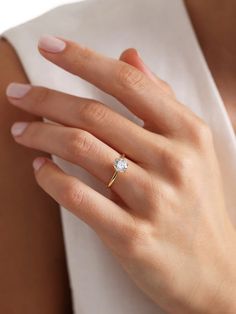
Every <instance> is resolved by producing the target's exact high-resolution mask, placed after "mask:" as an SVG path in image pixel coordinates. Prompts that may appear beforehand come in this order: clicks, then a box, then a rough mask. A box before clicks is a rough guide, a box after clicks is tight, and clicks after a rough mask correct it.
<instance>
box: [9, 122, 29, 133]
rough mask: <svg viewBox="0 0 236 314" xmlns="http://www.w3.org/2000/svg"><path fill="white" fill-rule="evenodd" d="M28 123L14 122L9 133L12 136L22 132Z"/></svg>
mask: <svg viewBox="0 0 236 314" xmlns="http://www.w3.org/2000/svg"><path fill="white" fill-rule="evenodd" d="M28 125H29V123H28V122H16V123H14V124H13V125H12V127H11V134H12V135H13V136H19V135H21V134H22V133H23V132H24V130H25V129H26V128H27V126H28Z"/></svg>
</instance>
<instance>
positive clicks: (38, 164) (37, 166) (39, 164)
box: [33, 157, 46, 171]
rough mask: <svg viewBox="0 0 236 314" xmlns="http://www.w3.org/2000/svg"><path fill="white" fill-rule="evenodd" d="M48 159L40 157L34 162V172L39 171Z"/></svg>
mask: <svg viewBox="0 0 236 314" xmlns="http://www.w3.org/2000/svg"><path fill="white" fill-rule="evenodd" d="M45 161H46V159H45V158H43V157H38V158H36V159H35V160H34V161H33V168H34V170H36V171H38V170H39V169H40V168H41V167H42V165H43V164H44V163H45Z"/></svg>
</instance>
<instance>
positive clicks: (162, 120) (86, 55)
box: [39, 35, 192, 133]
mask: <svg viewBox="0 0 236 314" xmlns="http://www.w3.org/2000/svg"><path fill="white" fill-rule="evenodd" d="M39 50H40V53H41V54H42V55H43V56H44V57H45V58H47V59H48V60H50V61H51V62H53V63H55V64H57V65H58V66H60V67H61V68H63V69H65V70H67V71H68V72H70V73H73V74H75V75H78V76H79V77H81V78H82V79H84V80H86V81H88V82H90V83H91V84H93V85H95V86H96V87H98V88H99V89H101V90H103V91H104V92H106V93H108V94H110V95H112V96H114V97H115V98H116V99H117V100H119V101H120V102H121V103H122V104H124V105H125V106H126V107H127V108H128V109H129V110H130V111H131V112H133V113H134V114H135V115H136V116H138V117H139V118H140V119H142V120H143V121H144V122H147V124H148V125H149V126H150V125H153V127H155V129H156V130H157V131H158V132H160V133H172V132H176V131H178V132H179V131H180V130H184V129H185V128H183V127H182V128H181V126H182V124H183V120H184V118H185V117H186V118H187V119H188V118H189V116H190V113H191V114H192V112H191V111H190V110H189V109H188V108H187V107H185V106H182V105H181V104H180V103H178V102H176V101H175V100H174V99H172V98H171V97H170V96H168V95H167V94H166V93H164V92H163V91H162V90H161V89H159V88H158V87H157V85H156V84H155V83H154V82H153V81H152V80H151V79H150V78H148V77H147V76H146V75H145V74H144V73H142V72H141V71H139V70H138V69H136V68H135V67H134V66H132V65H129V64H127V63H125V62H123V61H121V60H116V59H113V58H110V57H107V56H104V55H102V54H100V53H98V52H96V51H93V50H92V49H90V48H88V47H84V46H81V45H79V44H77V43H74V42H72V41H69V40H65V39H61V38H56V37H52V36H48V35H45V36H42V37H41V39H40V40H39ZM173 122H174V123H173ZM185 132H186V131H185Z"/></svg>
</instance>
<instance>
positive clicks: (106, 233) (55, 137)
mask: <svg viewBox="0 0 236 314" xmlns="http://www.w3.org/2000/svg"><path fill="white" fill-rule="evenodd" d="M39 50H40V53H41V54H42V55H43V56H44V57H45V58H46V59H48V60H50V61H51V62H53V63H55V64H57V65H58V66H60V67H62V68H63V69H65V70H67V71H69V72H71V73H73V74H75V75H78V76H80V77H81V78H83V79H85V80H87V81H88V82H90V83H92V84H93V85H95V86H96V87H98V88H100V89H101V90H103V91H105V92H106V93H108V94H110V95H112V96H114V97H115V98H117V99H118V100H119V101H120V102H122V104H124V105H125V106H126V107H127V108H128V109H129V110H130V111H131V112H132V113H134V114H135V115H136V116H138V117H139V118H140V119H142V120H143V121H144V126H143V127H141V126H139V125H137V124H135V123H134V122H132V121H130V120H128V119H127V118H125V117H123V116H122V115H120V114H118V113H117V112H114V111H113V110H111V109H110V108H109V107H108V106H106V105H105V104H102V103H101V102H98V101H96V100H93V99H85V98H80V97H75V96H72V95H67V94H64V93H61V92H58V91H55V90H49V89H46V88H43V87H36V86H34V87H33V86H30V85H26V86H25V85H16V84H11V85H10V86H9V87H8V90H7V95H8V98H9V101H10V102H11V103H12V104H13V105H16V106H18V107H19V108H21V109H23V110H26V111H28V112H31V113H33V114H36V115H39V116H44V117H46V118H48V119H50V120H52V121H55V122H57V124H52V123H45V122H31V123H25V122H20V123H19V124H15V125H14V126H13V128H12V133H13V135H14V138H15V140H16V142H17V143H19V144H22V145H25V146H28V147H32V148H35V149H40V150H42V151H45V152H48V153H51V154H54V155H57V156H60V157H62V158H64V159H66V160H68V161H70V162H72V163H75V164H79V165H80V166H82V167H83V168H85V169H86V170H87V171H89V172H90V173H91V174H92V175H94V176H96V177H97V178H98V179H99V180H101V181H102V182H103V183H104V184H107V183H108V181H109V179H110V178H111V176H112V173H113V170H112V169H113V168H112V165H113V161H114V159H115V158H117V157H119V155H120V154H121V153H125V155H126V159H127V160H128V169H127V172H126V173H124V174H122V173H119V174H118V177H117V179H116V181H115V182H114V183H113V185H112V186H111V191H112V193H113V196H114V198H108V197H106V196H105V195H102V194H100V193H98V192H97V191H95V190H93V189H92V188H91V187H89V186H88V185H86V184H85V183H83V182H82V181H80V180H79V179H77V178H75V177H72V176H69V175H68V174H66V173H64V172H63V171H62V170H61V169H59V167H58V166H57V165H55V164H54V163H53V162H52V161H50V160H49V159H45V158H38V159H36V160H35V161H34V167H35V176H36V180H37V182H38V184H39V185H40V186H41V187H42V188H43V189H44V190H45V191H46V192H47V193H48V194H49V195H51V196H52V197H53V198H54V199H55V200H56V201H57V202H58V203H60V204H62V205H63V206H64V207H65V208H67V209H68V210H70V211H71V212H72V213H74V214H75V215H76V216H77V217H79V218H80V219H82V220H83V221H84V222H85V223H87V224H88V225H90V226H91V227H92V228H93V229H94V230H95V231H96V232H97V234H98V236H99V237H100V238H101V239H102V240H103V241H104V243H105V244H106V245H107V246H108V247H109V248H110V250H111V252H112V253H113V254H114V255H115V256H116V258H117V259H118V260H119V261H120V263H121V265H122V266H123V268H124V269H125V270H126V271H127V272H128V274H129V275H130V277H131V278H132V279H133V280H134V282H135V283H136V284H137V285H138V286H139V287H140V288H141V289H142V290H143V291H144V293H146V294H147V295H148V296H149V297H150V298H151V299H152V300H154V302H156V303H157V304H159V305H160V306H161V307H162V308H163V309H165V310H166V311H167V312H169V313H175V314H176V313H224V314H226V313H235V312H236V301H235V292H236V269H235V266H234V261H235V257H236V245H235V230H234V228H233V226H232V224H231V222H230V219H229V217H228V214H227V212H226V206H225V200H224V195H223V188H222V181H221V174H220V170H219V165H218V161H217V157H216V154H215V151H214V144H213V136H212V133H211V131H210V129H209V127H208V126H207V125H206V124H205V122H204V121H202V120H201V119H200V118H199V117H197V116H196V115H195V114H194V113H193V112H192V111H191V110H190V109H188V108H187V107H186V106H184V105H183V104H181V103H180V102H178V101H177V100H176V99H175V96H174V93H173V91H172V90H171V88H170V87H169V86H168V85H167V84H166V83H165V82H163V81H161V80H160V79H159V78H157V77H155V76H154V75H153V74H152V73H151V71H149V70H148V69H147V68H146V67H145V65H144V63H143V62H142V60H141V59H140V58H139V57H138V55H137V54H135V52H134V50H132V49H131V50H128V51H126V52H125V53H124V54H123V55H122V56H121V60H114V59H111V58H108V57H105V56H103V55H101V54H99V53H97V52H94V51H92V50H91V49H89V48H86V47H82V46H79V45H78V44H76V43H73V42H71V41H67V40H60V39H55V38H51V37H44V38H43V39H41V41H40V48H39ZM45 75H46V74H45ZM186 88H187V87H186Z"/></svg>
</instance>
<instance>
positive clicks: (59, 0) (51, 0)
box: [0, 0, 84, 34]
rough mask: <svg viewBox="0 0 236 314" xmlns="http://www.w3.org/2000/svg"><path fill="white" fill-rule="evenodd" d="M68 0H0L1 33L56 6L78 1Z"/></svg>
mask: <svg viewBox="0 0 236 314" xmlns="http://www.w3.org/2000/svg"><path fill="white" fill-rule="evenodd" d="M78 1H84V0H78ZM78 1H73V0H71V1H68V0H35V1H32V0H31V1H30V0H6V1H3V0H1V1H0V34H1V33H2V32H3V31H5V30H7V29H9V28H11V27H13V26H16V25H18V24H21V23H23V22H26V21H28V20H30V19H32V18H34V17H36V16H38V15H40V14H42V13H44V12H46V11H48V10H50V9H52V8H54V7H56V6H59V5H63V4H67V3H71V2H78Z"/></svg>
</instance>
